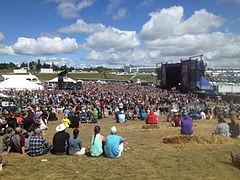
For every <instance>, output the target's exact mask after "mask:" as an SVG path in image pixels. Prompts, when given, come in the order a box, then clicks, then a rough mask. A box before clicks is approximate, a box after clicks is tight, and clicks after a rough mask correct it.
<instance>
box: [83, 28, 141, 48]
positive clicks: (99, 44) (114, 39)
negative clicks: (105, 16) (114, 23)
mask: <svg viewBox="0 0 240 180" xmlns="http://www.w3.org/2000/svg"><path fill="white" fill-rule="evenodd" d="M139 45H140V42H139V40H138V38H137V36H136V32H135V31H121V30H118V29H115V28H110V27H109V28H105V29H104V30H102V31H99V32H95V33H94V34H92V35H90V36H89V37H88V38H87V39H86V43H85V46H86V47H89V48H92V49H94V48H96V49H104V50H109V49H114V50H119V51H122V50H128V49H133V48H136V47H138V46H139Z"/></svg>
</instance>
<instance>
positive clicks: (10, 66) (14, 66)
mask: <svg viewBox="0 0 240 180" xmlns="http://www.w3.org/2000/svg"><path fill="white" fill-rule="evenodd" d="M8 68H9V69H15V68H18V66H17V65H16V64H14V63H12V62H10V63H9V67H8Z"/></svg>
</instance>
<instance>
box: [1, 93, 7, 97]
mask: <svg viewBox="0 0 240 180" xmlns="http://www.w3.org/2000/svg"><path fill="white" fill-rule="evenodd" d="M7 97H8V95H6V94H3V93H1V92H0V98H7Z"/></svg>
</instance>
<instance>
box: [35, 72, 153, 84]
mask: <svg viewBox="0 0 240 180" xmlns="http://www.w3.org/2000/svg"><path fill="white" fill-rule="evenodd" d="M35 75H36V76H37V77H38V78H39V80H40V81H48V80H50V79H53V78H54V77H56V76H57V74H40V73H38V74H35ZM68 77H70V78H72V79H74V80H77V79H81V78H94V79H115V80H130V79H131V77H132V75H115V74H105V75H104V73H69V74H68ZM137 79H140V80H142V81H147V82H156V77H155V76H152V75H137V76H136V77H135V78H134V79H133V80H137Z"/></svg>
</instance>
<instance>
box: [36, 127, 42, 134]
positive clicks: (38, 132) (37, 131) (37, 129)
mask: <svg viewBox="0 0 240 180" xmlns="http://www.w3.org/2000/svg"><path fill="white" fill-rule="evenodd" d="M34 132H35V133H36V134H40V133H41V132H42V130H41V129H40V128H36V129H35V130H34Z"/></svg>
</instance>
